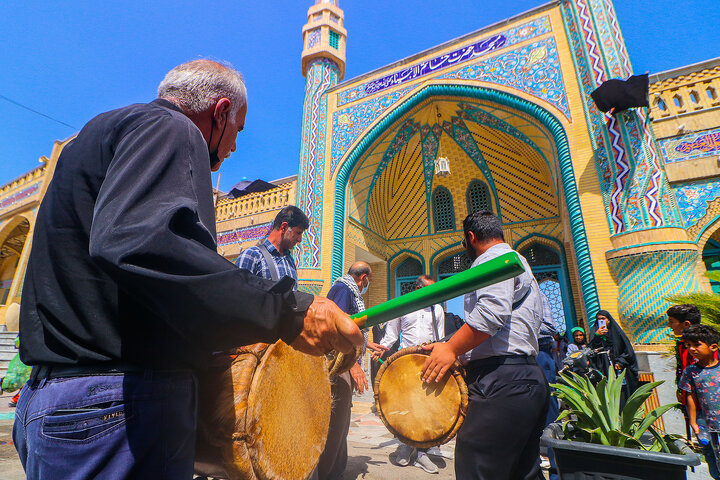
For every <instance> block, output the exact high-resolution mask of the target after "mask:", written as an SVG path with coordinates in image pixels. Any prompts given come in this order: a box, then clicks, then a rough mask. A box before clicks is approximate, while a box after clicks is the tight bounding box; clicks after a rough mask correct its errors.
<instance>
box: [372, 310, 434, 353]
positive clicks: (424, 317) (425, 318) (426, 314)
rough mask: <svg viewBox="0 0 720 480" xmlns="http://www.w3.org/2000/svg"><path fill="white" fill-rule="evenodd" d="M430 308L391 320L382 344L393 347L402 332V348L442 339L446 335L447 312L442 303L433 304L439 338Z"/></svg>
mask: <svg viewBox="0 0 720 480" xmlns="http://www.w3.org/2000/svg"><path fill="white" fill-rule="evenodd" d="M430 308H431V307H427V308H424V309H422V310H418V311H416V312H412V313H408V314H407V315H403V316H402V317H400V318H396V319H395V320H390V321H389V322H388V323H387V327H386V328H385V335H384V336H383V338H382V340H381V341H380V345H382V346H384V347H387V348H390V347H392V345H393V344H394V343H395V341H396V340H397V338H398V336H400V333H402V336H401V340H400V348H406V347H414V346H416V345H421V344H423V343H426V342H436V341H438V340H440V339H442V338H443V337H444V336H445V312H443V309H442V307H441V306H440V305H433V306H432V308H434V309H435V326H436V328H437V338H435V332H434V329H433V315H432V312H431V310H430Z"/></svg>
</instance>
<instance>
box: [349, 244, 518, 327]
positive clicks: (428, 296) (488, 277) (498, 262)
mask: <svg viewBox="0 0 720 480" xmlns="http://www.w3.org/2000/svg"><path fill="white" fill-rule="evenodd" d="M524 271H525V268H524V267H523V264H522V262H521V261H520V257H518V254H517V253H515V252H508V253H505V254H503V255H500V256H499V257H496V258H493V259H492V260H489V261H487V262H484V263H481V264H480V265H478V266H476V267H472V268H468V269H467V270H465V271H464V272H460V273H457V274H455V275H453V276H452V277H449V278H446V279H445V280H441V281H439V282H436V283H433V284H432V285H428V286H427V287H423V288H421V289H419V290H415V291H414V292H410V293H407V294H405V295H403V296H401V297H397V298H393V299H392V300H388V301H387V302H384V303H381V304H380V305H376V306H374V307H371V308H368V309H367V310H365V311H364V312H360V313H356V314H355V315H352V319H353V320H354V321H355V323H356V324H357V326H358V327H360V328H368V327H372V326H374V325H378V324H380V323H384V322H387V321H388V320H392V319H393V318H397V317H400V316H402V315H407V314H408V313H411V312H415V311H417V310H420V309H421V308H426V307H429V306H430V305H435V304H438V303H440V302H444V301H445V300H450V299H451V298H455V297H459V296H460V295H464V294H466V293H468V292H472V291H473V290H477V289H478V288H482V287H486V286H488V285H492V284H493V283H498V282H502V281H503V280H507V279H508V278H512V277H516V276H518V275H520V274H521V273H522V272H524Z"/></svg>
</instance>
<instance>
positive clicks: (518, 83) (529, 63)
mask: <svg viewBox="0 0 720 480" xmlns="http://www.w3.org/2000/svg"><path fill="white" fill-rule="evenodd" d="M437 78H439V79H464V80H479V81H485V82H490V83H497V84H500V85H505V86H509V87H513V88H517V89H519V90H521V91H523V92H526V93H528V94H530V95H533V96H536V97H538V98H541V99H543V100H545V101H547V102H549V103H551V104H553V105H554V106H556V107H557V108H558V110H560V111H561V112H563V113H565V115H566V116H569V114H570V113H569V108H568V103H567V98H566V95H565V87H564V85H563V81H562V74H561V72H560V68H559V60H558V58H557V48H556V46H555V41H554V39H552V38H548V39H546V40H543V41H540V42H537V43H534V44H531V45H528V46H525V47H522V48H520V49H518V50H514V51H511V52H507V53H505V54H502V55H498V56H496V57H493V58H490V59H488V60H485V61H481V62H479V63H477V64H474V65H468V66H466V67H463V68H461V69H459V70H457V71H452V72H448V73H445V74H443V75H440V76H439V77H437ZM411 88H412V87H407V88H404V89H401V90H397V91H395V92H391V93H389V94H387V95H386V96H381V97H373V99H371V100H369V101H367V102H363V103H360V104H356V105H353V106H351V107H348V108H345V109H342V110H339V111H337V112H335V113H334V114H333V141H332V154H331V157H332V160H331V164H330V171H331V173H334V172H335V169H336V167H337V166H338V164H339V163H340V160H341V159H342V157H343V155H345V153H346V152H347V149H348V148H349V147H350V145H351V144H352V143H353V142H354V141H355V140H356V139H357V138H358V137H359V136H360V135H361V133H362V132H363V131H365V129H367V127H368V126H369V125H370V124H371V123H372V122H373V121H374V120H375V119H376V118H378V117H379V116H380V115H382V114H383V113H384V112H385V111H386V110H387V109H388V108H389V107H391V106H392V105H393V104H395V103H396V102H397V101H398V100H400V99H401V98H402V97H404V96H405V95H406V94H407V93H408V92H409V91H410V90H411Z"/></svg>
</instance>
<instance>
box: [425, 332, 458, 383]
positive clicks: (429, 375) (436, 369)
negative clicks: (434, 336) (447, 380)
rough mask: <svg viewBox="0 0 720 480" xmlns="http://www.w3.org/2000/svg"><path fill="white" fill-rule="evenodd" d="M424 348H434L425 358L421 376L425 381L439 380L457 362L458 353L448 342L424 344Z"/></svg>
mask: <svg viewBox="0 0 720 480" xmlns="http://www.w3.org/2000/svg"><path fill="white" fill-rule="evenodd" d="M422 348H423V350H432V353H431V354H430V356H429V357H428V358H427V360H425V365H423V368H422V371H421V372H420V376H421V377H422V380H423V382H426V383H430V382H432V381H433V380H435V381H436V382H439V381H440V380H442V379H443V377H444V376H445V373H446V372H447V371H448V370H449V369H450V367H452V366H453V365H454V364H455V360H457V354H456V353H455V352H454V351H453V349H452V348H451V347H450V345H448V344H447V343H442V342H438V343H431V344H430V345H423V346H422Z"/></svg>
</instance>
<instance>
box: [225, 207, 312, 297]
mask: <svg viewBox="0 0 720 480" xmlns="http://www.w3.org/2000/svg"><path fill="white" fill-rule="evenodd" d="M308 226H310V222H309V221H308V218H307V216H305V214H304V213H303V211H302V210H300V209H299V208H298V207H296V206H294V205H288V206H287V207H284V208H283V209H282V210H280V211H279V212H278V214H277V215H276V216H275V220H274V221H273V224H272V228H271V229H270V233H269V234H268V236H267V238H266V239H265V240H264V241H263V242H262V243H260V244H259V245H256V246H254V247H250V248H248V249H246V250H243V251H242V252H241V253H240V256H238V258H237V259H236V260H235V265H237V266H238V268H244V269H245V270H250V272H252V273H253V275H258V276H260V277H263V278H267V279H269V280H275V281H277V280H278V279H280V278H282V277H285V276H287V277H290V278H292V279H293V280H295V282H296V284H295V288H296V289H297V267H296V266H295V260H294V259H293V255H292V252H293V249H294V248H295V245H297V244H298V243H300V242H302V236H303V232H305V230H307V228H308Z"/></svg>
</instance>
